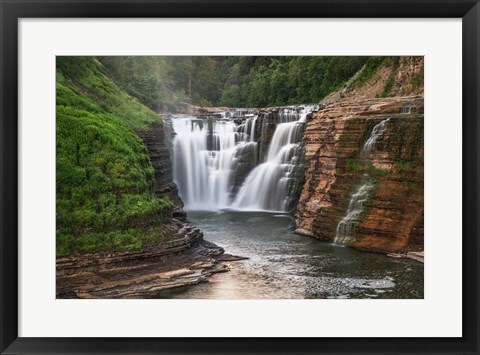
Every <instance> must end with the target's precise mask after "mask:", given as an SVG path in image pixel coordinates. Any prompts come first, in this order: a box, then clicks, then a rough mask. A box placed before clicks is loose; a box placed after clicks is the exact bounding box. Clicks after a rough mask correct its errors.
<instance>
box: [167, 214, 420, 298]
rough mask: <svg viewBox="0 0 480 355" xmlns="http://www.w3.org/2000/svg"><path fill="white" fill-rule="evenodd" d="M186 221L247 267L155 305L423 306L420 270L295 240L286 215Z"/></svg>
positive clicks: (220, 216)
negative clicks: (351, 301)
mask: <svg viewBox="0 0 480 355" xmlns="http://www.w3.org/2000/svg"><path fill="white" fill-rule="evenodd" d="M188 218H189V220H190V221H192V222H193V223H194V224H195V225H197V226H198V227H199V228H200V229H201V230H202V231H203V233H204V237H205V239H207V240H209V241H212V242H214V243H216V244H218V245H220V246H222V247H223V248H224V249H225V252H226V253H229V254H234V255H239V256H245V257H248V258H249V259H248V260H244V261H237V262H231V263H230V264H231V267H232V270H231V271H230V272H226V273H221V274H214V275H213V276H211V277H210V278H209V281H208V282H205V283H201V284H198V285H195V286H190V287H186V288H179V289H172V290H169V291H166V292H164V293H162V295H161V298H191V299H304V298H374V299H380V298H397V299H398V298H423V295H424V294H423V292H424V291H423V289H424V279H423V264H421V263H418V262H416V261H413V260H407V259H396V258H390V257H387V256H385V255H382V254H375V253H368V252H361V251H357V250H354V249H352V248H348V247H342V246H336V245H333V244H330V243H326V242H321V241H318V240H316V239H313V238H310V237H305V236H301V235H297V234H295V233H294V232H293V230H292V227H293V224H294V220H293V217H292V215H291V214H286V213H285V214H278V213H277V214H276V213H266V212H236V211H228V210H223V211H218V212H210V211H205V212H200V211H194V212H189V213H188Z"/></svg>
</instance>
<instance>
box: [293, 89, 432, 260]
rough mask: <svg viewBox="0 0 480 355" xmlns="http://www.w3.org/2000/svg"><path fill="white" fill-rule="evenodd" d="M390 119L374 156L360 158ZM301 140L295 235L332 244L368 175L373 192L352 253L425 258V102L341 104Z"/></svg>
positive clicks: (320, 116)
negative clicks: (405, 254) (376, 128)
mask: <svg viewBox="0 0 480 355" xmlns="http://www.w3.org/2000/svg"><path fill="white" fill-rule="evenodd" d="M387 118H389V119H390V120H389V121H388V125H387V129H386V131H385V132H384V134H383V135H382V136H381V137H379V138H378V140H377V142H376V144H375V149H374V150H373V152H372V154H371V155H370V156H369V157H368V158H366V159H363V158H361V157H360V151H361V148H362V146H363V144H364V143H365V141H366V140H367V139H368V137H369V135H370V134H371V132H372V129H373V127H374V126H375V125H376V124H378V123H379V122H381V121H382V120H385V119H387ZM304 140H305V160H306V164H307V166H306V171H305V183H304V185H303V189H302V191H301V195H300V199H299V202H298V204H297V211H296V224H297V228H296V231H297V232H298V233H300V234H304V235H309V236H312V237H315V238H318V239H322V240H327V241H333V240H334V238H335V235H336V228H337V225H338V223H339V221H340V220H341V219H342V218H343V217H344V216H345V213H346V210H347V208H348V203H349V201H350V198H351V195H352V194H353V192H354V191H355V189H356V188H358V187H359V184H360V182H361V179H362V177H363V176H364V175H365V174H367V175H369V176H370V177H371V178H373V179H374V184H375V187H374V189H373V191H372V193H371V196H370V198H369V199H368V201H367V202H366V203H365V205H364V210H363V213H362V215H361V217H360V219H359V221H358V223H357V224H356V225H355V230H354V235H355V240H354V241H352V242H351V243H349V246H352V247H354V248H358V249H362V250H370V251H378V252H389V253H390V252H397V253H398V252H400V253H402V252H407V251H409V250H414V251H419V250H423V97H422V96H409V97H392V98H383V99H380V98H370V99H362V100H360V99H356V98H355V99H351V100H341V101H338V102H336V103H333V104H330V105H327V106H326V107H324V108H322V109H320V110H319V111H318V112H316V113H315V114H314V115H313V117H312V118H311V119H310V120H309V121H308V123H307V127H306V128H305V133H304Z"/></svg>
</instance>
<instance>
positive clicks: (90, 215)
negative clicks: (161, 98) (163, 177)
mask: <svg viewBox="0 0 480 355" xmlns="http://www.w3.org/2000/svg"><path fill="white" fill-rule="evenodd" d="M56 80H57V83H56V87H57V102H56V123H57V128H56V135H57V136H56V137H57V139H56V163H57V174H56V183H57V195H56V199H57V221H56V222H57V256H65V255H69V254H70V253H72V252H95V251H99V250H119V251H122V250H135V249H140V248H142V247H143V246H144V245H145V244H146V243H149V242H153V241H155V240H157V239H158V238H160V237H161V236H162V234H161V233H160V232H159V231H158V228H155V227H158V225H159V224H160V223H161V220H162V211H165V210H166V209H167V210H168V209H169V208H170V207H171V203H170V202H169V201H167V200H159V199H157V198H156V197H155V196H154V192H153V187H154V170H153V167H152V165H151V163H150V160H149V158H148V154H147V150H146V147H145V146H144V144H143V142H142V140H141V139H140V138H139V137H138V136H137V135H136V134H135V133H134V130H135V129H140V128H145V127H147V126H148V125H149V124H150V123H152V122H154V121H156V120H159V117H158V116H157V115H156V114H155V113H154V112H152V111H151V110H149V109H148V108H146V107H145V106H143V105H142V104H140V103H139V102H138V101H137V100H136V99H134V98H132V97H131V96H129V95H128V94H126V93H125V92H123V91H122V90H121V89H119V88H118V87H117V86H116V85H115V84H114V83H113V82H112V81H111V80H110V78H109V77H108V75H107V73H106V72H105V71H104V69H103V68H102V66H101V64H100V63H98V62H97V61H96V60H95V59H93V58H91V57H58V58H57V78H56Z"/></svg>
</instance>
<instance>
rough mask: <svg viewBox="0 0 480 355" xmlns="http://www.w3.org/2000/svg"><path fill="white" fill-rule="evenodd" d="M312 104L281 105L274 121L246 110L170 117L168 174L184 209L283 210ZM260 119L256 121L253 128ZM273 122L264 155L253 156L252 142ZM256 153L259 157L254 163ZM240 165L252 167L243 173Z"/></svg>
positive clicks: (288, 199) (256, 142) (259, 140)
mask: <svg viewBox="0 0 480 355" xmlns="http://www.w3.org/2000/svg"><path fill="white" fill-rule="evenodd" d="M314 109H317V106H302V107H290V108H287V109H283V110H282V111H280V112H278V113H277V114H276V116H275V117H276V118H277V121H276V122H270V121H269V118H270V116H268V115H269V114H264V115H263V116H262V117H260V116H258V115H257V114H256V111H254V110H252V109H235V110H232V111H230V112H229V113H228V114H227V113H225V114H223V115H222V117H224V119H197V118H195V117H192V116H177V117H174V118H172V126H173V129H174V131H175V133H176V137H175V139H174V153H173V154H174V157H173V175H174V180H175V182H176V183H177V186H178V187H179V191H180V196H181V198H182V200H183V202H184V204H185V209H186V210H190V211H192V210H214V211H215V210H220V209H227V208H229V209H240V210H247V211H259V210H261V211H282V212H284V211H287V210H288V209H289V208H290V207H291V202H292V201H291V193H292V188H293V186H294V183H295V179H294V177H293V173H294V170H295V168H296V167H297V164H298V161H299V158H301V155H302V146H301V140H302V132H303V125H304V123H305V121H306V116H307V114H308V113H309V112H312V111H313V110H314ZM272 117H273V116H272ZM238 118H241V119H243V123H242V124H240V125H237V124H236V123H235V122H234V120H235V119H238ZM260 118H261V119H262V122H261V125H262V126H261V127H257V124H258V120H259V119H260ZM237 123H238V122H237ZM275 123H278V124H276V128H275V132H274V134H273V137H272V141H271V143H270V145H269V147H268V154H265V156H264V155H263V154H262V152H260V155H257V153H258V147H257V146H258V145H259V144H261V143H262V142H263V143H264V144H263V145H265V144H266V141H264V139H265V138H264V137H266V134H267V130H268V127H269V125H270V124H275ZM256 133H257V134H259V137H256ZM263 145H262V146H263ZM265 151H266V149H265ZM259 157H260V159H262V158H263V159H264V162H263V163H262V164H260V165H258V166H256V167H255V165H256V164H257V161H258V159H259ZM245 161H247V162H250V165H251V166H250V167H249V166H247V165H248V164H247V163H245ZM245 169H247V170H248V169H252V170H251V171H250V173H249V174H248V176H246V177H244V176H243V175H242V172H243V174H244V173H245ZM247 172H248V171H247ZM240 183H241V185H240ZM235 184H237V185H235Z"/></svg>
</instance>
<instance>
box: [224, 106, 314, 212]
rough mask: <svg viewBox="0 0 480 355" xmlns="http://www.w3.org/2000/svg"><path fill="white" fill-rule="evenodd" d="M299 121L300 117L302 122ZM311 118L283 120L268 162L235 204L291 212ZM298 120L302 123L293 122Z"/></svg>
mask: <svg viewBox="0 0 480 355" xmlns="http://www.w3.org/2000/svg"><path fill="white" fill-rule="evenodd" d="M298 117H300V118H299V119H298ZM306 117H307V114H306V113H303V114H301V115H300V116H298V115H297V116H296V117H294V116H292V115H291V113H290V112H288V113H287V114H286V115H284V116H282V117H281V120H286V121H287V122H285V123H280V124H279V125H277V127H276V129H275V133H274V135H273V138H272V142H271V143H270V147H269V149H268V154H267V160H266V161H265V162H264V163H262V164H260V165H258V166H257V167H256V168H255V169H254V170H253V171H252V172H251V173H250V175H248V177H247V180H246V181H245V183H244V184H243V186H242V187H241V189H240V191H239V192H238V195H237V197H236V199H235V201H234V203H233V207H235V208H238V209H244V210H250V211H251V210H269V211H287V210H288V209H289V207H290V206H289V205H290V192H291V189H290V188H291V187H292V182H293V181H292V180H293V177H292V172H293V170H294V169H295V166H296V162H297V160H298V156H299V155H300V154H301V145H300V142H301V138H302V137H301V133H302V132H303V124H304V123H305V121H306ZM294 118H297V119H298V121H291V122H288V120H292V119H294Z"/></svg>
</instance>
